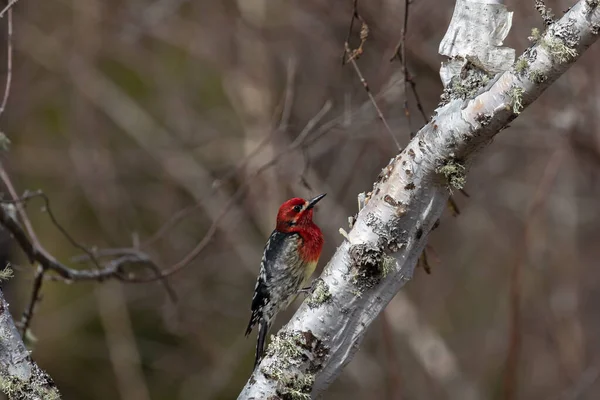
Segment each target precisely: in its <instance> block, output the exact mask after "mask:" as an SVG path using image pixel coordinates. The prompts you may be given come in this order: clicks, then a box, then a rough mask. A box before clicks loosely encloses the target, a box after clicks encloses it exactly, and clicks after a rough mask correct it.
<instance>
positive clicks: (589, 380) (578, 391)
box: [559, 365, 600, 400]
mask: <svg viewBox="0 0 600 400" xmlns="http://www.w3.org/2000/svg"><path fill="white" fill-rule="evenodd" d="M599 378H600V370H598V367H596V366H595V365H592V366H590V367H588V368H587V369H586V370H585V371H583V373H582V374H581V377H580V378H579V380H578V381H577V382H575V384H574V385H573V386H572V387H570V388H569V389H567V390H565V391H564V392H563V393H562V394H561V395H560V397H559V399H560V400H578V399H582V398H583V396H584V394H585V392H587V391H588V390H589V388H590V387H591V386H592V385H593V384H594V383H596V381H597V380H598V379H599Z"/></svg>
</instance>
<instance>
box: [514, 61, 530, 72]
mask: <svg viewBox="0 0 600 400" xmlns="http://www.w3.org/2000/svg"><path fill="white" fill-rule="evenodd" d="M528 67H529V61H527V58H525V57H519V58H518V59H517V62H516V63H515V71H516V72H517V73H518V74H519V75H523V74H525V72H527V68H528Z"/></svg>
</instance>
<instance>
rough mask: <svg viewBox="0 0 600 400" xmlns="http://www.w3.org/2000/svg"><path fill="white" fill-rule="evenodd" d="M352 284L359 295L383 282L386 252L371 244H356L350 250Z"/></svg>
mask: <svg viewBox="0 0 600 400" xmlns="http://www.w3.org/2000/svg"><path fill="white" fill-rule="evenodd" d="M349 253H350V258H351V260H352V267H351V271H350V272H351V274H352V283H354V285H356V288H357V291H358V293H364V292H365V291H366V290H368V289H371V288H372V287H374V286H375V285H376V284H378V283H379V282H380V281H381V278H383V277H384V276H385V275H384V266H383V258H384V252H383V249H382V247H381V246H376V245H373V244H371V243H366V244H356V245H353V246H352V247H351V248H350V251H349Z"/></svg>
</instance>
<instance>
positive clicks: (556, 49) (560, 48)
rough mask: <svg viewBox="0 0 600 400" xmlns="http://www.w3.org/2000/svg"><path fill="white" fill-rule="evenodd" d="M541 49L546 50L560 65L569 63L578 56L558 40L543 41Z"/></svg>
mask: <svg viewBox="0 0 600 400" xmlns="http://www.w3.org/2000/svg"><path fill="white" fill-rule="evenodd" d="M542 47H544V48H545V49H546V50H548V52H549V53H550V55H551V56H552V57H553V58H554V59H556V60H557V61H558V62H561V63H564V62H568V61H571V60H572V59H574V58H575V57H577V55H578V54H577V50H575V49H574V48H571V47H569V46H567V44H565V42H564V41H563V40H562V39H558V38H549V39H546V40H543V41H542Z"/></svg>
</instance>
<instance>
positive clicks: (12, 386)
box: [0, 366, 61, 400]
mask: <svg viewBox="0 0 600 400" xmlns="http://www.w3.org/2000/svg"><path fill="white" fill-rule="evenodd" d="M0 390H1V391H2V393H4V394H5V395H6V396H7V398H8V400H38V399H44V400H60V398H61V397H60V393H59V392H58V389H56V387H55V386H54V382H52V381H51V380H50V378H49V377H48V376H47V375H46V374H45V373H44V372H43V371H42V370H41V369H39V368H38V367H37V366H34V368H33V370H32V374H31V378H30V379H29V380H28V381H24V380H21V379H19V378H17V377H14V376H6V375H4V374H2V375H0Z"/></svg>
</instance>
